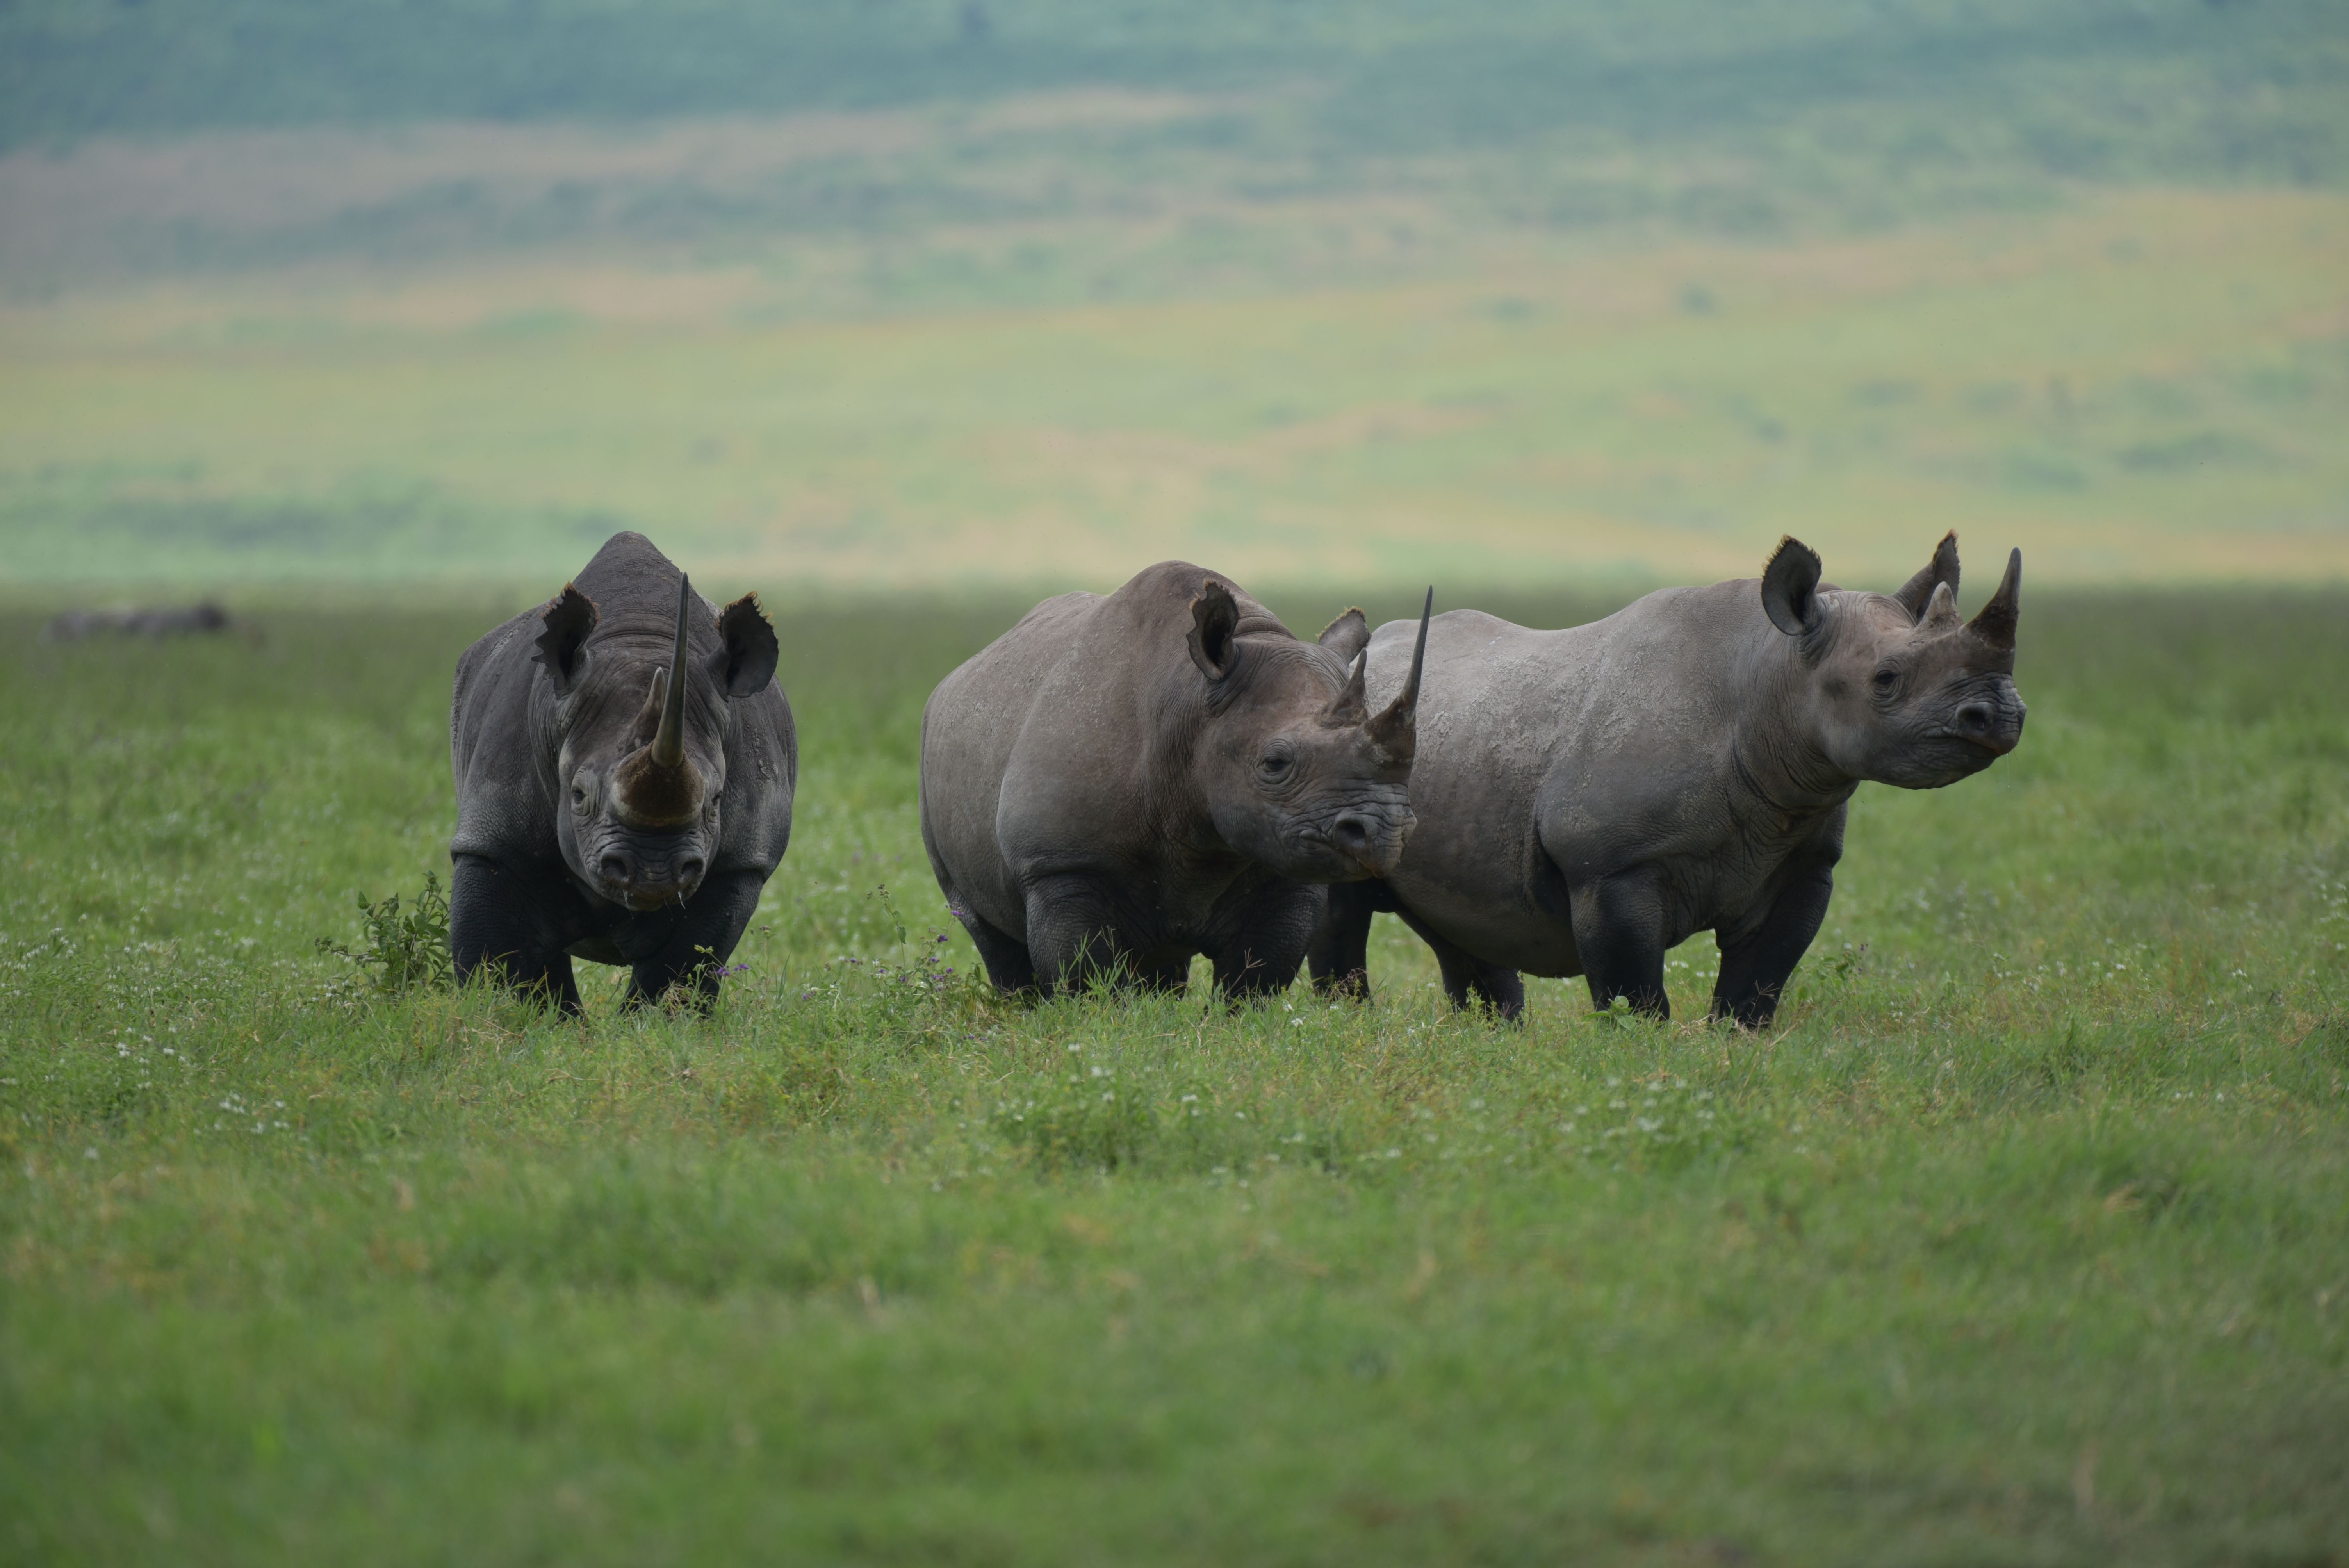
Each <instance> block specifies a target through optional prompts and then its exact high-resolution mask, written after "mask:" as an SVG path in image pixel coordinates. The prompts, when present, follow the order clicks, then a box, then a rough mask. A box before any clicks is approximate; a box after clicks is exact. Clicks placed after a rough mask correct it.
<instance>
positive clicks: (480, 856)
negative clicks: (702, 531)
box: [449, 533, 799, 1012]
mask: <svg viewBox="0 0 2349 1568" xmlns="http://www.w3.org/2000/svg"><path fill="white" fill-rule="evenodd" d="M776 651H777V650H776V643H775V629H774V627H773V625H772V624H771V623H770V622H769V621H768V619H767V617H766V615H765V614H763V613H762V612H761V610H760V608H759V603H758V599H757V596H756V595H754V594H748V593H746V594H744V595H743V596H742V597H741V598H740V599H738V600H736V601H735V602H734V603H731V604H729V605H728V606H726V609H725V611H724V612H723V613H722V614H721V613H720V612H719V610H718V607H717V606H716V605H714V604H712V603H710V602H709V601H708V600H706V599H703V598H701V597H700V596H699V595H698V594H696V593H694V592H693V586H692V583H690V582H689V581H688V580H687V578H686V577H685V575H684V574H683V573H680V572H679V571H678V568H677V567H676V566H675V565H673V564H671V563H670V562H669V560H668V559H667V557H666V556H664V555H662V554H661V552H659V551H657V550H656V549H654V548H653V545H652V542H651V541H650V540H647V539H646V538H645V537H644V536H643V535H642V534H638V533H616V534H614V535H613V536H612V538H611V539H610V540H609V541H608V542H606V543H605V546H604V548H603V549H602V550H600V551H598V552H596V553H595V560H593V561H591V562H588V563H587V566H586V569H585V571H583V572H581V573H579V576H578V578H577V580H576V581H574V582H573V583H567V584H565V585H564V590H563V592H562V593H560V594H558V595H557V596H556V597H555V598H554V600H553V601H552V602H551V603H548V604H547V605H546V606H545V607H544V608H543V609H541V610H533V611H531V612H529V613H528V614H522V615H517V616H515V617H514V618H513V619H512V620H511V621H508V622H507V623H506V624H504V625H502V626H500V627H499V628H497V630H495V631H493V632H492V633H490V634H488V635H487V636H485V637H483V638H482V639H481V641H480V642H478V643H475V644H474V645H472V646H471V648H469V649H467V650H466V652H465V656H464V657H463V658H461V659H460V660H458V662H457V686H456V694H455V697H454V699H453V704H452V708H451V712H450V763H451V766H452V767H453V769H455V772H456V776H457V833H456V837H455V839H454V840H453V841H451V843H450V858H451V859H452V860H453V861H455V862H456V871H455V874H454V877H453V879H452V882H451V885H450V900H449V902H450V925H449V930H450V952H451V954H452V955H453V956H454V959H455V963H456V973H457V978H458V980H459V981H460V982H462V981H463V980H464V979H465V978H466V977H467V976H468V975H471V974H472V972H473V971H474V970H475V969H477V968H479V967H480V966H481V965H493V966H494V967H495V968H496V969H497V970H498V971H499V972H500V973H501V974H502V976H503V978H504V980H505V982H506V983H507V984H508V985H513V986H515V987H517V988H519V989H522V990H523V991H535V992H539V993H542V994H543V995H545V996H547V997H548V998H549V999H551V1000H553V1001H554V1002H555V1003H556V1004H557V1005H559V1006H562V1007H563V1009H564V1011H566V1012H576V1011H578V1009H579V987H578V985H577V984H576V982H575V981H574V979H573V977H572V973H571V960H572V959H574V958H585V959H590V960H592V961H594V962H595V963H598V964H626V965H629V966H630V971H631V974H630V979H629V987H628V998H629V1000H630V1001H631V1002H632V1003H639V1004H640V1003H643V1002H647V1001H650V1000H652V999H654V998H657V997H658V996H660V995H662V994H663V993H664V992H666V991H667V989H668V988H669V986H671V985H676V984H678V983H679V982H683V983H685V984H687V985H689V986H690V987H691V988H692V989H693V991H694V992H695V993H696V995H698V997H700V998H701V999H703V1000H705V1001H706V1000H707V999H708V998H709V997H711V996H714V995H716V994H717V991H718V971H719V969H720V968H721V967H723V966H724V965H725V963H726V960H727V959H728V957H729V956H730V955H731V954H732V953H733V951H734V945H735V944H736V943H738V942H740V940H741V937H742V928H743V926H744V925H745V924H746V923H749V921H750V914H751V912H752V911H754V910H755V909H757V908H758V905H759V890H760V889H761V887H762V886H763V885H764V884H765V882H766V881H767V879H768V878H769V877H770V876H771V875H773V874H774V871H775V867H776V866H777V865H778V864H779V863H781V861H782V858H783V850H784V847H785V845H786V844H787V843H788V842H789V841H790V839H791V830H792V789H794V788H795V787H796V785H797V783H798V779H799V741H798V737H797V735H796V733H795V732H794V730H793V728H792V710H791V705H790V704H789V703H787V702H786V701H784V699H783V693H782V690H781V687H779V686H776V684H775V681H774V674H775V659H776ZM721 806H722V807H723V810H722V811H721V810H720V808H721Z"/></svg>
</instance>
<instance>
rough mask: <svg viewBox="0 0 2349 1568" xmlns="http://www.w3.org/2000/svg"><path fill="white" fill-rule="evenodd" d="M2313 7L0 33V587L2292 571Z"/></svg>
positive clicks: (2329, 367) (2334, 245) (732, 20)
mask: <svg viewBox="0 0 2349 1568" xmlns="http://www.w3.org/2000/svg"><path fill="white" fill-rule="evenodd" d="M2344 186H2349V6H2344V5H2340V4H2339V3H2338V0H2236V3H2232V4H2208V3H2205V0H2067V3H2056V0H1915V3H1912V0H1881V3H1860V0H1736V3H1733V0H1710V3H1704V4H1699V3H1694V0H1643V3H1642V4H1640V5H1623V4H1611V5H1605V4H1597V3H1590V4H1581V3H1561V4H1550V5H1531V4H1526V3H1524V0H1509V3H1501V0H1453V3H1449V4H1445V5H1427V4H1425V3H1424V0H1356V3H1352V4H1342V5H1341V4H1322V3H1317V0H1250V3H1246V4H1242V3H1237V0H1205V3H1202V0H1189V3H1184V4H1173V3H1161V0H1135V3H1120V0H969V3H941V0H800V3H795V4H791V5H780V4H774V3H772V0H667V3H662V4H654V3H650V0H568V3H566V0H333V3H328V0H6V3H5V4H0V585H5V586H6V587H8V588H10V589H11V590H12V591H14V592H15V593H17V595H18V596H19V597H31V598H36V599H47V598H52V597H55V598H59V599H62V598H64V597H67V596H70V595H71V594H76V593H78V594H83V595H90V594H104V593H114V594H118V595H121V596H137V595H140V594H147V595H150V596H151V595H152V594H155V593H161V592H164V591H165V590H166V589H167V588H168V589H171V590H181V589H185V588H189V587H191V586H197V585H215V586H225V587H230V588H239V587H242V588H243V589H245V590H246V591H254V590H255V589H256V588H257V587H259V586H260V585H264V584H273V583H274V584H285V585H293V584H309V585H332V584H337V583H347V584H362V585H372V586H374V587H378V588H387V587H393V586H399V585H408V584H412V585H419V586H422V585H429V584H436V583H465V584H472V585H488V584H498V585H511V586H512V587H513V588H514V589H516V590H517V591H519V590H521V589H524V588H527V589H529V590H531V591H533V592H536V591H538V590H540V589H543V587H545V586H547V585H551V584H552V583H555V582H559V581H560V580H561V578H562V577H563V576H564V575H565V574H567V573H569V572H570V571H572V570H574V568H575V567H576V566H577V565H578V564H579V563H580V562H583V561H584V560H585V556H586V554H587V553H588V552H590V551H591V550H592V549H593V547H594V546H595V544H596V543H597V542H600V541H601V539H602V538H603V537H604V536H605V534H606V533H608V532H609V531H612V530H613V529H616V528H619V527H634V528H640V529H642V530H644V531H647V532H648V533H650V534H652V535H653V537H654V538H655V539H656V541H657V542H659V543H660V544H661V545H662V546H663V547H664V548H666V549H667V550H668V551H669V552H671V553H672V554H674V555H676V556H677V557H678V559H679V560H681V561H683V562H686V563H687V564H688V565H689V566H691V567H692V568H694V569H695V570H696V571H697V572H699V573H705V574H707V575H708V576H709V577H710V578H712V579H714V580H718V581H720V582H723V583H733V582H737V581H741V582H754V583H758V584H760V585H761V586H762V587H765V588H767V589H768V590H769V591H770V592H771V593H774V592H782V591H788V590H792V589H797V588H805V589H808V590H811V591H823V590H828V589H837V588H847V587H855V588H866V589H895V588H906V589H922V590H926V591H936V590H947V589H957V588H968V587H985V588H1001V589H1007V590H1008V589H1010V588H1014V587H1019V588H1025V587H1029V586H1045V587H1059V586H1067V585H1071V584H1081V585H1086V586H1093V587H1106V586H1109V585H1112V584H1113V583H1117V582H1119V581H1121V580H1123V578H1124V577H1125V576H1126V575H1127V574H1129V573H1131V572H1132V571H1133V570H1134V569H1136V568H1138V567H1140V566H1141V565H1143V564H1145V563H1147V562H1151V561H1153V560H1156V559H1160V558H1163V557H1164V556H1167V555H1174V554H1182V555H1187V556H1189V557H1191V558H1194V559H1196V560H1200V561H1202V562H1207V563H1209V564H1212V565H1215V566H1216V567H1219V568H1221V569H1223V570H1226V571H1228V572H1231V573H1235V574H1237V575H1240V576H1241V577H1243V578H1244V579H1246V580H1248V581H1251V582H1269V583H1307V582H1314V583H1359V584H1394V583H1404V582H1410V583H1417V582H1422V581H1426V580H1429V579H1433V580H1435V581H1437V582H1438V583H1439V584H1441V585H1442V591H1444V592H1445V593H1447V596H1449V597H1450V598H1452V600H1453V602H1454V603H1458V602H1460V600H1461V598H1462V597H1463V596H1464V595H1466V594H1468V593H1474V592H1476V591H1478V590H1479V589H1483V588H1491V589H1501V588H1520V589H1541V588H1544V587H1549V586H1555V587H1558V588H1572V587H1576V586H1590V585H1593V584H1612V585H1624V584H1636V583H1646V582H1654V581H1669V580H1701V579H1707V578H1713V577H1718V576H1725V575H1733V574H1740V573H1751V572H1753V571H1754V570H1755V569H1756V568H1757V567H1758V564H1759V562H1761V560H1762V559H1763V558H1764V555H1765V554H1766V553H1767V552H1768V550H1769V548H1770V546H1771V545H1772V544H1773V543H1774V542H1775V540H1776V538H1777V537H1778V535H1779V534H1780V533H1781V532H1783V531H1794V532H1796V533H1799V534H1801V535H1802V536H1803V537H1804V538H1806V540H1808V541H1810V542H1812V543H1814V544H1815V545H1817V546H1818V547H1819V548H1820V549H1821V550H1822V551H1823V552H1825V553H1826V557H1827V560H1828V564H1829V567H1830V571H1831V573H1833V574H1834V575H1836V576H1837V577H1839V578H1841V579H1842V580H1844V581H1846V582H1849V583H1872V584H1876V585H1885V586H1889V584H1890V583H1894V582H1896V581H1898V580H1899V578H1900V577H1901V576H1905V575H1906V573H1908V572H1909V570H1911V569H1913V567H1914V566H1916V565H1917V564H1919V563H1920V562H1922V561H1923V559H1924V557H1925V555H1926V553H1927V552H1928V551H1929V550H1930V546H1931V544H1932V542H1933V541H1934V539H1935V538H1937V537H1938V536H1939V534H1940V531H1942V530H1943V529H1945V528H1951V527H1955V528H1958V529H1959V530H1960V531H1961V533H1962V535H1963V537H1964V540H1965V542H1966V545H1967V551H1968V554H1969V556H1970V558H1971V561H1972V562H1973V563H1974V566H1975V573H1974V574H1973V578H1972V580H1971V583H1970V590H1971V591H1970V593H1969V594H1968V598H1969V600H1971V599H1972V598H1976V597H1979V595H1980V594H1981V593H1983V592H1986V591H1987V589H1988V588H1989V586H1990V584H1991V582H1992V575H1993V574H1992V572H1991V571H1989V570H1988V568H1990V567H1991V566H1992V563H1993V562H1995V561H1996V560H1997V559H1998V557H1999V556H2001V555H2002V553H2003V552H2004V549H2005V547H2006V546H2008V545H2009V544H2021V545H2022V546H2023V547H2024V549H2025V552H2026V554H2027V555H2028V557H2029V560H2030V563H2031V564H2030V571H2031V580H2032V581H2033V583H2037V584H2043V585H2044V584H2050V583H2054V584H2078V583H2098V582H2115V581H2126V582H2147V581H2155V582H2176V583H2189V582H2203V581H2213V580H2232V581H2242V580H2255V581H2266V582H2306V581H2338V580H2340V579H2342V578H2344V576H2349V504H2344V501H2349V439H2344V431H2349V195H2345V194H2344Z"/></svg>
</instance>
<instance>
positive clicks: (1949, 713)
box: [1762, 533, 2024, 789]
mask: <svg viewBox="0 0 2349 1568" xmlns="http://www.w3.org/2000/svg"><path fill="white" fill-rule="evenodd" d="M1957 587H1958V536H1957V535H1956V534H1954V533H1951V534H1950V535H1948V536H1946V537H1945V538H1943V539H1942V541H1941V542H1940V547H1939V548H1937V549H1936V550H1935V551H1934V552H1933V559H1932V560H1931V561H1930V562H1928V563H1927V564H1926V566H1925V568H1924V569H1923V570H1922V571H1920V572H1919V573H1917V575H1915V576H1914V577H1911V578H1910V579H1909V581H1908V583H1906V584H1905V585H1903V586H1902V588H1901V589H1900V591H1899V593H1890V594H1885V593H1840V592H1838V591H1837V590H1836V589H1834V588H1833V587H1828V588H1826V589H1824V590H1823V589H1822V588H1821V587H1820V584H1819V558H1818V556H1817V555H1816V554H1815V553H1813V552H1812V551H1811V550H1810V549H1809V548H1808V547H1807V546H1806V545H1804V544H1803V543H1802V542H1800V541H1798V540H1795V539H1791V538H1789V539H1786V540H1784V541H1782V542H1780V544H1779V546H1778V552H1777V553H1776V554H1775V555H1773V556H1772V557H1771V558H1770V564H1769V566H1768V568H1767V569H1766V570H1765V571H1764V573H1763V574H1762V607H1763V609H1764V611H1765V612H1766V613H1767V614H1768V615H1769V617H1770V620H1771V624H1774V625H1775V626H1776V627H1777V628H1778V630H1780V631H1781V632H1784V633H1785V634H1786V635H1788V636H1789V637H1792V638H1794V639H1795V642H1796V645H1797V648H1798V649H1799V653H1800V657H1801V660H1802V663H1803V664H1804V665H1805V666H1806V668H1807V671H1808V676H1809V683H1810V690H1809V692H1808V694H1807V696H1808V705H1809V709H1810V717H1811V720H1812V723H1813V726H1814V734H1815V736H1816V741H1817V744H1818V745H1819V746H1820V748H1822V749H1823V750H1824V751H1825V752H1826V756H1827V758H1829V760H1830V761H1832V762H1833V764H1834V765H1835V766H1836V767H1837V769H1839V770H1840V771H1841V772H1842V773H1843V774H1844V775H1845V776H1847V778H1852V779H1874V780H1876V781H1878V783H1884V784H1897V785H1899V786H1901V787H1902V788H1904V789H1939V788H1940V786H1942V785H1944V784H1951V783H1955V782H1956V781H1957V780H1958V779H1963V778H1965V777H1966V776H1967V775H1969V774H1972V773H1979V772H1981V771H1982V769H1985V768H1987V767H1989V766H1990V765H1991V764H1992V762H1995V761H1996V760H1998V758H2002V757H2003V756H2005V755H2006V754H2007V753H2008V752H2010V751H2012V750H2013V749H2014V748H2015V744H2016V742H2018V741H2020V740H2021V739H2022V738H2023V713H2024V708H2023V698H2022V697H2021V696H2018V695H2016V692H2015V689H2014V628H2015V621H2016V617H2017V615H2018V614H2019V612H2020V609H2021V598H2022V592H2023V552H2021V551H2020V550H2017V551H2014V552H2013V553H2011V554H2010V555H2009V556H2008V557H2007V562H2006V576H2005V578H2004V579H2003V580H2002V581H2001V583H1999V585H1998V592H1997V593H1993V594H1992V595H1991V597H1990V602H1989V603H1986V604H1984V605H1983V606H1982V609H1981V611H1980V612H1979V613H1977V614H1975V616H1974V618H1973V619H1972V620H1971V621H1967V620H1963V619H1961V617H1960V616H1959V614H1958V607H1957Z"/></svg>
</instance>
